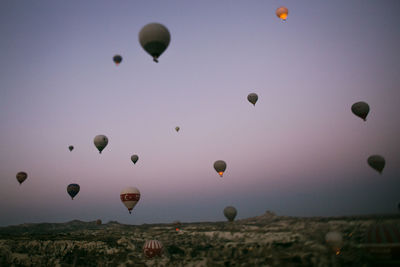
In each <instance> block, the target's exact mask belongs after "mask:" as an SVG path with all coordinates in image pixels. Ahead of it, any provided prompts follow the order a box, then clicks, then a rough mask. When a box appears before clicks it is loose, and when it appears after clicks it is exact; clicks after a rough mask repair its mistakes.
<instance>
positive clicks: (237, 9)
mask: <svg viewBox="0 0 400 267" xmlns="http://www.w3.org/2000/svg"><path fill="white" fill-rule="evenodd" d="M282 5H284V6H287V7H288V8H289V16H288V20H287V22H282V21H280V20H279V19H278V18H277V17H276V15H275V10H276V9H277V8H278V7H279V6H282ZM399 14H400V1H398V0H387V1H377V0H357V1H352V0H335V1H321V0H315V1H308V0H306V1H298V0H293V1H267V0H262V1H261V0H260V1H225V0H224V1H215V0H212V1H211V0H207V1H184V0H182V1H161V0H159V1H149V0H146V1H133V0H132V1H122V0H121V1H98V0H96V1H79V0H73V1H61V0H59V1H54V0H51V1H50V0H49V1H43V0H41V1H28V0H26V1H22V0H21V1H14V0H4V1H1V3H0V33H1V40H0V57H1V58H0V59H1V60H0V125H1V132H0V178H1V179H0V225H9V224H20V223H28V222H65V221H69V220H73V219H79V220H85V221H88V220H90V221H92V220H96V219H98V218H100V219H102V220H103V221H104V222H107V221H109V220H116V221H119V222H122V223H130V224H141V223H157V222H172V221H174V220H181V221H183V222H191V221H221V220H225V218H224V216H223V209H224V207H226V206H228V205H232V206H235V207H236V208H237V210H238V216H237V218H238V219H240V218H246V217H250V216H256V215H260V214H262V213H264V212H265V211H266V210H271V211H274V212H276V213H277V214H278V215H287V216H337V215H355V214H375V213H393V212H397V208H396V206H397V203H398V201H400V141H399V137H400V115H399V114H400V113H399V104H400V52H399V48H400V15H399ZM150 22H159V23H162V24H164V25H165V26H166V27H167V28H168V29H169V31H170V33H171V42H170V45H169V47H168V49H167V50H166V51H165V52H164V54H163V55H161V57H160V59H159V61H160V62H159V63H158V64H157V63H154V62H153V60H152V58H151V57H150V56H149V55H148V54H147V53H146V52H145V51H144V50H143V49H142V47H141V46H140V44H139V41H138V33H139V31H140V29H141V28H142V27H143V26H144V25H146V24H147V23H150ZM115 54H121V55H122V57H123V61H122V63H121V64H120V65H119V66H118V67H117V66H115V64H114V63H113V61H112V57H113V56H114V55H115ZM252 92H255V93H257V94H258V96H259V100H258V102H257V104H256V106H255V107H253V105H252V104H250V103H249V102H248V101H247V95H248V94H249V93H252ZM357 101H365V102H367V103H369V105H370V108H371V111H370V114H369V115H368V118H367V121H366V122H364V121H362V120H361V119H360V118H358V117H356V116H355V115H353V114H352V113H351V109H350V107H351V105H352V104H353V103H354V102H357ZM175 126H180V131H179V132H178V133H177V132H176V131H175ZM98 134H104V135H106V136H107V137H108V138H109V143H108V146H107V147H106V148H105V149H104V151H103V153H102V154H99V153H98V151H97V149H96V148H95V146H94V144H93V138H94V137H95V136H96V135H98ZM69 145H74V146H75V149H74V150H73V151H72V152H69V150H68V146H69ZM132 154H138V155H139V161H138V162H137V163H136V165H134V164H133V163H132V162H131V160H130V157H131V155H132ZM372 154H380V155H382V156H384V157H385V159H386V167H385V169H384V171H383V174H382V175H379V173H378V172H376V171H375V170H373V169H372V168H370V167H369V166H368V165H367V158H368V156H370V155H372ZM219 159H222V160H225V161H226V163H227V170H226V173H225V174H224V177H223V178H220V177H219V176H218V174H217V173H216V171H215V170H214V168H213V163H214V161H216V160H219ZM19 171H26V172H27V173H28V179H27V180H26V181H25V182H24V183H23V184H22V185H21V186H19V184H18V182H17V180H16V178H15V176H16V174H17V172H19ZM70 183H78V184H79V185H80V187H81V190H80V192H79V194H78V195H77V196H76V197H75V199H74V200H71V198H70V197H69V196H68V194H67V192H66V187H67V185H68V184H70ZM127 186H135V187H137V188H138V189H139V190H140V192H141V199H140V201H139V202H138V204H137V205H136V207H135V208H134V210H133V213H132V214H131V215H130V214H129V213H128V210H127V209H126V208H125V206H124V205H123V204H122V203H121V201H120V199H119V194H120V192H121V190H122V189H123V188H125V187H127Z"/></svg>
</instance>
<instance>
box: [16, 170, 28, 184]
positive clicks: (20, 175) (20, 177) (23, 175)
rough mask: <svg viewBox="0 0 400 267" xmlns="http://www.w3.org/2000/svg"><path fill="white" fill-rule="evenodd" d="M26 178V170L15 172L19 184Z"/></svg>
mask: <svg viewBox="0 0 400 267" xmlns="http://www.w3.org/2000/svg"><path fill="white" fill-rule="evenodd" d="M26 178H28V174H27V173H26V172H19V173H17V181H18V182H19V184H20V185H21V184H22V183H23V182H24V181H25V180H26Z"/></svg>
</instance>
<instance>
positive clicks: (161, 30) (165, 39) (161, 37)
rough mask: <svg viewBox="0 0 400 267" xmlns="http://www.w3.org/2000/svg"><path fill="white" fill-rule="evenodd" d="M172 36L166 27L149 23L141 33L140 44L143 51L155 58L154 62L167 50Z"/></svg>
mask: <svg viewBox="0 0 400 267" xmlns="http://www.w3.org/2000/svg"><path fill="white" fill-rule="evenodd" d="M170 40H171V35H170V33H169V31H168V29H167V27H165V26H164V25H162V24H160V23H149V24H147V25H145V26H144V27H143V28H142V29H141V30H140V32H139V42H140V45H141V46H142V47H143V49H144V50H145V51H146V52H147V53H148V54H149V55H151V56H152V57H153V61H154V62H158V58H159V57H160V56H161V54H162V53H164V51H165V50H166V49H167V47H168V45H169V42H170Z"/></svg>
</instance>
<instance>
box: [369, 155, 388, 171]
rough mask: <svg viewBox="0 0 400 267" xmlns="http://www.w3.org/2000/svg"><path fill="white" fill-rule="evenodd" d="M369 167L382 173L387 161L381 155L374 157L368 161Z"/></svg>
mask: <svg viewBox="0 0 400 267" xmlns="http://www.w3.org/2000/svg"><path fill="white" fill-rule="evenodd" d="M367 162H368V165H369V166H371V168H373V169H375V170H376V171H378V172H379V173H382V171H383V168H385V159H384V158H383V157H382V156H380V155H372V156H370V157H369V158H368V160H367Z"/></svg>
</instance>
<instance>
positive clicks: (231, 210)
mask: <svg viewBox="0 0 400 267" xmlns="http://www.w3.org/2000/svg"><path fill="white" fill-rule="evenodd" d="M236 214H237V211H236V209H235V207H232V206H228V207H226V208H225V209H224V215H225V217H226V218H227V219H228V220H229V221H230V222H232V221H233V220H234V219H235V217H236Z"/></svg>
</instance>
